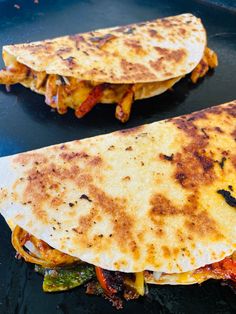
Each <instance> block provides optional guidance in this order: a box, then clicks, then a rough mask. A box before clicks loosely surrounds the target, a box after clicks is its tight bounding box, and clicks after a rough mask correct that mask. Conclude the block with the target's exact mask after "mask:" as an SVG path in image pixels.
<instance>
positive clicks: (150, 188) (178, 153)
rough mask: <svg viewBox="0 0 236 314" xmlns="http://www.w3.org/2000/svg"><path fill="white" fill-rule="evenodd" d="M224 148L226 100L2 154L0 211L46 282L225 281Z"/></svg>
mask: <svg viewBox="0 0 236 314" xmlns="http://www.w3.org/2000/svg"><path fill="white" fill-rule="evenodd" d="M235 152H236V101H232V102H230V103H226V104H223V105H220V106H216V107H212V108H208V109H205V110H202V111H199V112H195V113H192V114H189V115H186V116H181V117H177V118H172V119H169V120H164V121H160V122H154V123H152V124H147V125H142V126H139V127H136V128H133V129H127V130H122V131H118V132H114V133H111V134H106V135H100V136H95V137H92V138H88V139H83V140H76V141H72V142H68V143H64V144H59V145H54V146H49V147H46V148H41V149H37V150H34V151H30V152H26V153H21V154H17V155H13V156H8V157H2V158H0V178H1V180H0V212H1V214H2V215H3V216H4V218H5V220H6V221H7V223H8V224H9V226H10V228H11V229H12V244H13V246H14V248H15V249H16V251H17V252H18V254H19V255H20V256H21V257H22V258H23V259H25V261H27V262H31V263H34V264H36V265H38V266H37V270H38V271H39V272H40V273H42V274H44V276H45V279H44V284H43V288H44V290H45V291H58V290H67V289H69V288H73V287H75V286H78V285H80V284H81V283H83V282H84V281H88V280H90V279H93V278H94V277H95V274H96V275H97V278H98V281H99V283H100V286H99V287H98V284H97V283H94V285H92V286H91V284H90V285H89V288H88V291H89V292H90V293H95V292H94V291H101V289H103V290H104V291H105V294H106V295H107V296H109V297H112V296H114V295H116V293H118V292H120V291H123V292H124V291H125V292H124V294H125V297H126V298H133V297H137V296H138V295H143V294H144V293H145V283H152V284H171V285H172V284H181V285H186V284H193V283H201V282H203V281H205V280H207V279H210V278H213V279H224V280H226V279H228V280H232V281H236V256H235V251H236V171H235V170H236V153H235ZM94 266H95V267H94ZM58 277H59V279H58ZM98 288H99V289H100V290H99V289H98ZM127 289H128V290H127ZM129 289H131V290H129ZM103 290H102V291H103ZM127 291H128V292H127ZM130 291H132V293H131V292H130ZM134 291H135V293H133V292H134Z"/></svg>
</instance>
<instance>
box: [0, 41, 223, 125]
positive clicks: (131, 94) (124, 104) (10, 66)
mask: <svg viewBox="0 0 236 314" xmlns="http://www.w3.org/2000/svg"><path fill="white" fill-rule="evenodd" d="M3 58H4V61H5V64H6V69H3V70H1V71H0V83H1V84H6V85H12V84H16V83H21V84H22V85H24V86H26V87H30V88H31V89H32V90H33V91H36V92H38V93H40V94H43V95H45V102H46V103H47V104H48V105H49V106H51V107H52V108H55V109H56V110H57V111H58V113H60V114H64V113H66V112H67V109H68V108H69V107H70V108H72V109H74V110H75V115H76V117H78V118H82V117H83V116H85V115H86V114H87V113H88V112H89V111H90V110H92V108H93V107H94V106H95V105H96V104H97V103H116V112H115V116H116V118H117V119H118V120H120V121H121V122H126V121H127V120H128V119H129V117H130V112H131V107H132V103H133V102H134V100H136V99H141V98H147V97H151V96H154V95H157V94H160V93H163V92H164V91H166V90H168V89H170V88H171V87H172V86H173V85H174V84H175V83H176V82H177V81H179V80H180V79H181V78H182V77H183V76H179V77H175V78H172V79H169V80H165V81H161V82H150V83H137V84H110V83H100V82H93V81H80V80H78V79H76V78H74V77H65V76H60V75H56V74H47V73H46V72H37V71H34V70H32V69H30V68H29V67H27V66H26V65H24V64H21V63H19V62H17V61H16V59H15V57H13V56H11V55H9V54H6V53H5V52H3ZM217 65H218V60H217V55H216V53H215V52H214V51H212V50H211V49H209V48H207V47H206V49H205V52H204V56H203V58H202V60H201V61H200V62H199V64H198V65H197V66H196V67H195V69H194V70H193V71H192V73H191V77H190V78H191V81H192V82H193V83H196V82H197V81H198V80H199V78H201V77H203V76H205V75H206V73H207V72H208V71H209V69H213V68H215V67H216V66H217ZM157 91H158V92H157Z"/></svg>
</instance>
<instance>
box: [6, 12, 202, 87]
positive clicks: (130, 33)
mask: <svg viewBox="0 0 236 314" xmlns="http://www.w3.org/2000/svg"><path fill="white" fill-rule="evenodd" d="M205 46H206V32H205V29H204V27H203V25H202V23H201V20H200V19H198V18H196V17H195V16H193V15H192V14H189V13H187V14H182V15H178V16H173V17H168V18H162V19H157V20H153V21H150V22H144V23H137V24H131V25H128V26H121V27H113V28H106V29H101V30H96V31H92V32H88V33H83V34H77V35H72V36H64V37H59V38H55V39H52V40H45V41H39V42H33V43H28V44H18V45H10V46H4V47H3V57H4V58H6V55H10V56H12V57H14V58H15V59H16V60H17V61H18V62H20V63H22V64H25V65H26V66H28V67H29V68H31V69H33V70H35V71H40V72H41V71H46V73H48V74H58V75H62V76H69V77H70V76H71V77H76V78H78V79H79V80H89V81H91V80H93V81H96V82H106V83H118V84H119V83H122V84H128V83H138V82H142V83H144V82H156V81H164V80H168V79H170V78H174V77H177V76H183V75H185V74H187V73H189V72H191V71H192V70H193V69H194V68H195V67H196V65H197V64H198V63H199V61H200V60H201V58H202V57H203V52H204V49H205Z"/></svg>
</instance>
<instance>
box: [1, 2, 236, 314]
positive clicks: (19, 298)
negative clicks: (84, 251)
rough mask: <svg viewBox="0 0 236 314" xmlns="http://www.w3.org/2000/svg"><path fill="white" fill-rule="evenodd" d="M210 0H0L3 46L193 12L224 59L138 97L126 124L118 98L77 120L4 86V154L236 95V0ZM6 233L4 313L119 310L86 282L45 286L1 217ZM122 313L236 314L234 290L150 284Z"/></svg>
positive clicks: (208, 285) (22, 91)
mask: <svg viewBox="0 0 236 314" xmlns="http://www.w3.org/2000/svg"><path fill="white" fill-rule="evenodd" d="M210 3H211V4H208V2H207V1H182V0H179V1H177V0H176V1H170V0H159V1H151V0H146V1H145V0H129V1H127V0H113V1H109V0H100V1H95V0H84V1H76V0H70V1H63V0H58V1H55V0H47V1H43V0H39V4H35V3H34V1H33V0H32V1H30V0H28V1H17V0H14V1H9V0H8V1H2V0H0V14H1V18H0V30H1V31H0V46H3V45H6V44H13V43H20V42H29V41H35V40H42V39H46V38H52V37H55V36H62V35H65V34H73V33H77V32H85V31H89V30H93V29H96V28H102V27H109V26H115V25H122V24H128V23H133V22H140V21H145V20H151V19H155V18H158V17H163V16H170V15H176V14H180V13H184V12H191V13H193V14H194V15H197V16H199V17H201V18H202V20H203V23H204V25H205V27H206V29H207V33H208V44H209V47H211V48H213V49H214V50H216V51H217V53H218V56H219V62H220V65H219V67H218V68H217V69H216V71H215V72H214V73H213V72H211V73H210V74H208V75H207V76H206V77H205V78H204V79H203V80H201V82H199V83H198V84H197V85H193V84H191V82H190V81H189V79H188V78H187V77H186V78H184V79H183V80H181V81H180V82H179V83H178V84H177V85H176V86H175V87H174V91H173V92H171V91H170V92H166V93H165V94H163V95H160V96H157V97H154V98H151V99H147V100H143V101H137V102H136V103H135V104H134V106H133V109H132V115H131V118H130V120H129V122H128V123H127V124H125V125H123V124H121V123H119V122H118V121H117V120H116V119H115V118H114V110H115V107H114V106H113V105H97V106H96V108H95V109H93V110H92V111H91V112H90V113H89V114H88V115H87V116H86V117H85V118H83V119H82V120H78V119H76V118H75V116H74V113H73V111H72V110H71V111H69V112H68V114H66V115H64V116H60V115H58V114H57V113H56V112H55V111H53V110H52V109H51V108H50V107H48V106H47V105H45V103H44V97H42V96H40V95H37V94H35V93H33V92H31V91H30V90H28V89H26V88H24V87H22V86H20V85H15V86H12V88H11V92H10V93H7V92H6V90H5V87H4V86H0V156H6V155H11V154H14V153H19V152H23V151H27V150H31V149H35V148H39V147H43V146H47V145H51V144H56V143H60V142H65V141H69V140H74V139H80V138H86V137H91V136H94V135H97V134H103V133H107V132H111V131H115V130H119V129H124V128H128V127H134V126H137V125H141V124H143V123H149V122H153V121H158V120H161V119H165V118H170V117H173V116H177V115H181V114H186V113H190V112H192V111H196V110H200V109H203V108H206V107H209V106H212V105H216V104H220V103H223V102H227V101H230V100H233V99H236V78H235V73H236V8H235V6H234V3H233V1H225V5H224V1H210ZM215 3H217V4H220V6H217V5H214V4H215ZM15 4H17V5H18V7H17V6H14V5H15ZM2 65H3V63H1V66H2ZM3 179H4V178H1V180H3ZM0 238H1V241H0V313H1V314H5V313H6V314H13V313H16V314H23V313H24V314H26V313H27V314H49V313H50V314H51V313H53V314H54V313H58V314H59V313H60V314H62V313H64V314H68V313H70V314H72V313H80V314H85V313H91V314H99V313H116V312H117V310H116V309H114V308H113V307H112V306H111V304H110V303H109V302H108V301H106V300H104V299H102V298H101V297H95V296H88V295H86V294H85V288H84V287H80V288H77V289H74V290H72V291H68V292H65V293H54V294H45V293H43V291H42V288H41V286H42V277H41V276H40V275H38V274H36V273H35V272H34V271H33V267H32V266H31V265H29V264H26V263H25V262H23V261H19V260H16V259H15V258H14V255H15V252H14V250H13V248H12V246H11V241H10V231H9V228H8V227H7V225H6V223H5V222H4V220H3V218H2V217H0ZM119 313H135V314H141V313H150V314H151V313H163V314H164V313H168V314H169V313H171V314H172V313H173V314H174V313H176V314H177V313H178V314H180V313H191V314H194V313H196V314H199V313H200V314H203V313H207V314H211V313H212V314H220V313H224V314H226V313H236V297H235V294H234V292H233V290H231V289H230V288H229V287H228V286H222V284H221V283H220V282H217V281H213V280H210V281H208V282H205V283H203V284H201V285H193V286H153V287H152V286H149V294H148V296H147V297H144V298H140V299H138V300H136V301H129V302H125V304H124V309H123V310H120V311H119Z"/></svg>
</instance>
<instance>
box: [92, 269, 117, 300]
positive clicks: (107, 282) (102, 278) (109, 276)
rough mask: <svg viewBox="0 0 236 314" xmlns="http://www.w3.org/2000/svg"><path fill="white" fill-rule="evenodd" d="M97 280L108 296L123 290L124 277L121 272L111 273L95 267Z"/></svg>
mask: <svg viewBox="0 0 236 314" xmlns="http://www.w3.org/2000/svg"><path fill="white" fill-rule="evenodd" d="M95 270H96V275H97V279H98V281H99V283H100V285H101V287H102V288H103V290H104V292H105V293H106V294H108V295H112V294H116V293H117V292H119V291H121V290H123V276H122V274H121V273H120V272H117V271H109V270H105V269H102V268H101V267H95Z"/></svg>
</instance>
